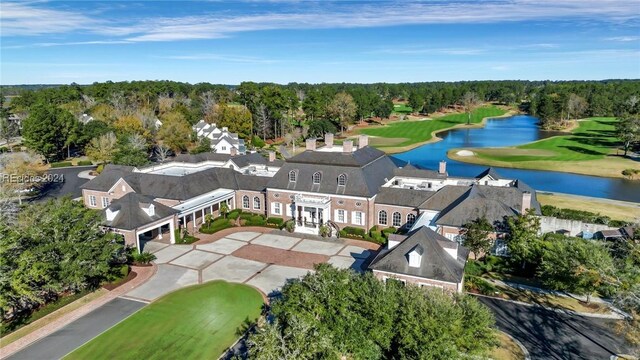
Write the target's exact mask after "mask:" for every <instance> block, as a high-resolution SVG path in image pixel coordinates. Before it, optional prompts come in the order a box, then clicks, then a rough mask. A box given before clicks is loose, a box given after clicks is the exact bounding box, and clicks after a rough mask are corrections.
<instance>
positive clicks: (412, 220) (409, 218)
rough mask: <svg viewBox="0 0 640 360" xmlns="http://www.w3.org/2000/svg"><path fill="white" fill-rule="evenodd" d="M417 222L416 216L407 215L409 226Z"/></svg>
mask: <svg viewBox="0 0 640 360" xmlns="http://www.w3.org/2000/svg"><path fill="white" fill-rule="evenodd" d="M414 222H416V214H407V225H408V226H411V225H413V223H414Z"/></svg>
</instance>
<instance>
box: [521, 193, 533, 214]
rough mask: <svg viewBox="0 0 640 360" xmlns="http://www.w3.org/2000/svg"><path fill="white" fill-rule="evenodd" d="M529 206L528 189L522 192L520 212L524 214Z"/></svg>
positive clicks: (529, 195) (529, 194)
mask: <svg viewBox="0 0 640 360" xmlns="http://www.w3.org/2000/svg"><path fill="white" fill-rule="evenodd" d="M530 208H531V193H530V192H528V191H524V192H522V207H521V209H520V213H522V214H524V213H525V212H527V210H529V209H530Z"/></svg>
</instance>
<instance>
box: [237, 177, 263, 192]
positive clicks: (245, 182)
mask: <svg viewBox="0 0 640 360" xmlns="http://www.w3.org/2000/svg"><path fill="white" fill-rule="evenodd" d="M236 180H237V182H238V189H242V190H252V191H263V190H265V189H266V188H267V184H268V183H269V181H271V178H270V177H266V176H253V175H242V174H238V175H236Z"/></svg>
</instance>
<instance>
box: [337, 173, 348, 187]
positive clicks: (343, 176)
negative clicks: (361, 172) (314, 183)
mask: <svg viewBox="0 0 640 360" xmlns="http://www.w3.org/2000/svg"><path fill="white" fill-rule="evenodd" d="M345 185H347V174H340V175H339V176H338V186H345Z"/></svg>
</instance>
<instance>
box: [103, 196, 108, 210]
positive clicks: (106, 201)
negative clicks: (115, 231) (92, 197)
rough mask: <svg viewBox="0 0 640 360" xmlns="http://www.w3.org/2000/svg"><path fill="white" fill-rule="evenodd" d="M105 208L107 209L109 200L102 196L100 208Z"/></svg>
mask: <svg viewBox="0 0 640 360" xmlns="http://www.w3.org/2000/svg"><path fill="white" fill-rule="evenodd" d="M106 207H109V198H108V197H106V196H103V197H102V208H103V209H104V208H106Z"/></svg>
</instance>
